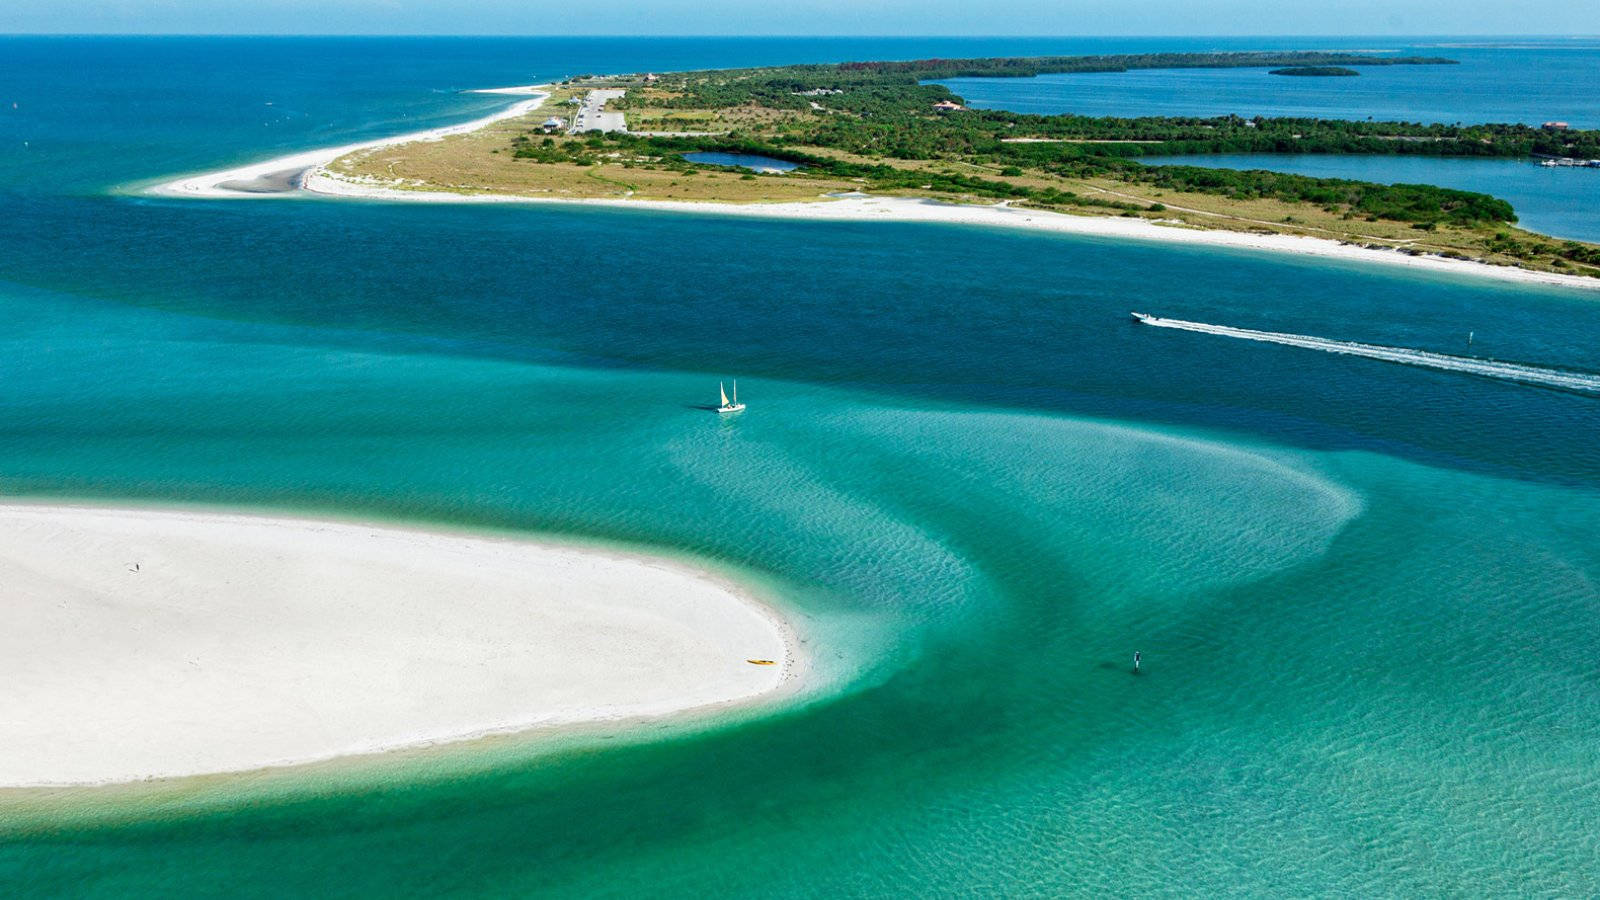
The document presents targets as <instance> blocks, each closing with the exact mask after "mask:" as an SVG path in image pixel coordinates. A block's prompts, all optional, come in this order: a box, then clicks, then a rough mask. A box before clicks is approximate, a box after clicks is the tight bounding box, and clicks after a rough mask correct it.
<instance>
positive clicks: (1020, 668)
mask: <svg viewBox="0 0 1600 900" xmlns="http://www.w3.org/2000/svg"><path fill="white" fill-rule="evenodd" d="M1324 45H1337V46H1346V45H1348V46H1355V47H1365V46H1372V44H1371V43H1370V41H1368V40H1366V39H1355V40H1353V41H1351V42H1349V43H1348V44H1342V43H1339V42H1327V41H1316V42H1312V41H1297V40H1290V39H1284V40H1283V41H1281V42H1280V41H1279V40H1277V39H1274V40H1267V41H1230V42H1214V41H1175V40H1167V39H1161V40H1125V41H1104V40H1081V39H1064V40H1058V41H1050V40H966V41H955V40H926V41H923V40H906V41H885V40H836V41H835V40H789V39H784V40H776V39H774V40H700V39H673V40H637V41H630V40H609V39H608V40H601V39H562V40H556V39H537V40H535V39H530V40H498V39H494V40H467V39H459V40H458V39H448V40H431V39H430V40H424V39H404V40H387V39H386V40H358V39H349V40H346V39H337V40H336V39H320V40H312V39H252V40H245V39H237V40H234V39H16V38H8V39H3V40H0V92H3V93H4V94H5V95H6V96H0V104H3V105H0V204H3V207H4V209H5V212H6V215H4V216H0V315H3V319H0V320H3V321H4V322H5V323H6V328H5V329H4V331H0V385H3V387H0V492H3V493H5V494H9V495H13V496H28V497H67V498H94V499H101V500H111V501H117V502H144V503H155V504H161V503H179V502H181V503H220V504H227V505H230V506H237V507H244V508H264V509H287V510H294V511H308V512H331V513H337V514H341V515H358V516H361V515H364V516H373V517H378V518H392V519H401V520H405V521H410V522H421V523H428V522H442V523H450V524H456V525H467V526H478V527H494V528H507V529H515V530H521V531H527V532H530V533H552V532H553V533H559V534H563V535H570V536H575V537H579V538H584V537H588V538H594V539H603V540H606V541H612V542H622V543H626V544H629V545H633V546H637V547H641V548H645V549H648V550H654V551H659V552H665V553H671V554H677V555H684V556H688V557H690V558H693V559H696V560H699V561H702V562H703V563H705V564H707V565H713V566H729V567H732V568H733V569H734V570H735V571H738V572H743V573H748V577H757V578H761V579H763V580H764V581H766V582H770V585H771V586H772V589H773V590H775V591H776V592H777V594H778V596H779V597H780V598H781V599H782V600H783V601H784V603H785V605H786V607H787V608H788V609H789V610H790V611H791V614H792V615H794V616H795V618H796V619H797V620H799V621H800V622H801V623H802V625H803V626H804V627H805V628H806V630H807V632H808V633H809V634H811V635H812V636H813V640H814V642H815V643H816V645H817V646H816V648H815V652H817V653H818V654H819V658H820V659H821V660H822V665H823V668H824V670H825V671H826V672H827V673H829V675H830V678H831V680H830V681H829V683H828V684H827V685H826V687H825V688H824V689H822V690H820V691H819V693H818V694H817V695H816V696H814V697H813V698H812V699H811V702H809V703H807V704H805V705H802V706H799V707H797V708H791V709H786V710H783V711H782V712H781V713H779V714H774V715H771V716H763V717H757V718H755V719H751V720H744V721H737V722H724V723H716V727H687V726H686V727H680V728H667V729H652V730H649V731H646V732H638V731H634V730H629V729H625V728H623V729H618V730H616V731H613V732H607V733H605V734H603V735H602V736H600V737H599V738H595V739H592V740H591V739H574V740H571V741H567V742H565V743H560V744H551V743H549V742H545V741H540V740H529V741H509V742H492V743H489V744H486V745H476V744H475V745H466V746H461V747H455V748H447V749H443V750H437V751H430V752H427V753H421V754H416V755H412V756H407V757H403V758H399V759H395V760H392V761H386V762H385V761H379V762H373V763H371V764H369V765H367V766H365V767H362V768H358V769H354V770H345V769H341V768H338V767H333V768H331V769H313V770H306V771H299V770H291V771H288V772H283V773H277V774H267V775H253V776H239V777H236V778H222V779H207V780H203V781H200V782H193V783H190V782H179V783H176V784H169V785H148V786H140V787H137V788H131V789H122V790H111V791H71V792H68V791H62V792H53V793H51V792H45V793H42V794H28V795H16V794H15V793H14V792H13V793H10V794H8V793H6V792H0V829H3V831H0V833H3V834H4V835H5V837H4V839H3V840H0V887H3V888H5V893H7V894H8V895H17V896H21V895H39V896H45V895H63V894H76V895H95V896H116V897H127V896H170V895H172V894H174V893H194V892H203V891H206V890H212V891H216V892H225V893H229V894H232V895H246V896H255V895H259V896H273V897H283V896H297V895H326V894H328V893H343V894H349V895H362V896H366V895H383V896H392V895H395V894H417V893H426V894H440V893H459V894H486V895H503V894H507V893H516V894H526V893H541V894H554V895H565V896H596V895H602V896H606V895H638V894H643V893H647V892H648V893H649V894H651V895H666V896H677V895H681V896H704V895H706V894H707V893H711V892H716V893H736V892H737V893H753V892H762V893H765V894H769V895H778V896H815V895H819V894H836V895H848V896H855V895H886V894H887V895H894V894H902V895H917V896H923V895H943V894H974V895H1051V896H1059V895H1088V894H1095V895H1102V894H1105V893H1110V892H1113V891H1115V892H1119V893H1134V894H1177V893H1183V894H1189V893H1199V894H1207V895H1263V896H1267V895H1270V896H1282V895H1285V894H1290V895H1302V894H1333V893H1337V894H1353V895H1362V896H1367V895H1417V894H1428V895H1432V894H1469V895H1478V894H1491V895H1504V894H1524V893H1548V894H1558V895H1578V896H1585V895H1592V894H1594V893H1596V892H1600V866H1597V865H1596V863H1595V860H1596V859H1600V844H1597V842H1596V837H1595V835H1596V834H1600V822H1597V821H1596V813H1595V810H1597V809H1600V774H1597V773H1600V726H1597V725H1596V723H1597V722H1600V652H1597V651H1596V650H1595V647H1596V642H1595V640H1594V638H1595V627H1596V626H1595V623H1596V622H1597V621H1600V618H1597V615H1600V590H1597V588H1596V586H1595V585H1596V584H1597V581H1600V550H1597V548H1600V545H1597V543H1596V542H1595V540H1594V535H1595V534H1596V531H1597V528H1600V444H1597V443H1596V441H1595V440H1594V435H1595V434H1596V433H1597V426H1600V412H1597V411H1600V406H1597V403H1600V400H1596V399H1595V398H1593V397H1590V396H1586V395H1582V394H1577V393H1565V392H1558V391H1551V390H1542V389H1534V388H1528V387H1525V386H1521V385H1517V384H1512V383H1508V382H1504V381H1499V380H1492V379H1487V378H1474V377H1469V376H1463V375H1460V374H1455V373H1450V372H1440V371H1432V370H1426V369H1419V368H1413V367H1406V366H1399V365H1393V364H1388V363H1382V362H1377V361H1373V360H1368V359H1357V358H1350V357H1344V356H1336V355H1331V354H1320V353H1314V352H1308V351H1304V350H1298V349H1294V348H1290V347H1281V346H1271V345H1264V344H1250V343H1245V342H1241V341H1234V340H1228V339H1224V338H1216V337H1212V336H1207V335H1198V334H1189V333H1181V332H1174V331H1166V330H1157V329H1147V328H1141V327H1140V326H1136V325H1133V324H1131V323H1130V322H1129V321H1128V318H1127V313H1128V311H1129V310H1132V309H1138V310H1142V311H1145V312H1151V313H1156V314H1159V315H1165V316H1171V317H1177V318H1184V319H1191V320H1199V321H1206V322H1216V323H1222V324H1229V325H1238V326H1245V327H1251V328H1261V329H1267V330H1273V331H1283V332H1292V333H1299V334H1311V335H1318V336H1323V337H1332V338H1342V339H1350V340H1358V341H1365V342H1370V343H1377V344H1388V345H1396V346H1403V347H1414V348H1420V349H1426V350H1433V351H1437V352H1443V353H1454V354H1472V355H1481V356H1489V357H1495V358H1499V359H1506V360H1516V361H1520V362H1525V363H1530V364H1536V365H1545V366H1552V367H1560V368H1564V369H1576V370H1582V371H1589V372H1600V303H1597V302H1596V295H1595V294H1593V293H1590V292H1579V291H1572V290H1563V289H1557V288H1548V287H1525V286H1516V285H1508V284H1502V283H1497V282H1492V281H1480V280H1475V279H1472V278H1468V277H1463V276H1444V275H1434V274H1422V273H1414V272H1409V271H1405V270H1398V269H1390V268H1386V267H1375V266H1369V265H1357V264H1349V263H1331V262H1324V261H1314V260H1305V259H1287V258H1279V257H1276V256H1271V255H1266V254H1260V253H1248V252H1242V251H1220V250H1209V249H1198V248H1186V247H1171V246H1162V245H1157V244H1145V243H1136V242H1123V241H1113V240H1103V239H1087V238H1073V237H1066V236H1055V235H1038V234H1023V233H1014V232H1008V231H1000V230H989V229H981V228H968V227H957V226H915V225H906V224H898V225H896V224H883V223H859V224H850V223H832V224H829V223H811V222H787V221H759V220H751V219H741V218H731V217H719V216H683V215H667V214H659V213H653V212H641V211H634V210H617V209H589V208H584V209H561V208H552V207H549V206H534V207H517V206H493V207H468V206H459V207H451V206H447V205H436V204H396V203H364V202H351V201H338V200H330V199H308V198H296V199H269V200H252V201H238V202H235V201H187V200H173V199H156V198H152V197H149V196H144V195H141V194H139V193H138V192H137V191H136V190H134V188H135V187H136V186H138V185H141V184H146V183H149V182H151V181H153V180H158V179H159V178H161V177H162V176H168V175H173V174H180V173H184V172H188V171H192V170H196V169H200V168H205V167H210V166H219V165H224V164H229V163H234V162H240V161H247V160H253V159H259V158H264V157H268V156H271V155H272V154H274V153H276V152H281V151H284V150H288V149H301V148H305V147H311V146H318V145H322V144H334V143H343V142H347V141H350V140H354V139H359V138H363V137H371V136H376V135H381V134H385V133H390V132H396V131H407V130H412V129H415V128H420V127H428V126H432V125H437V124H444V123H448V122H452V121H460V120H465V119H469V118H472V117H475V116H478V115H482V114H484V113H485V112H487V111H491V110H493V109H495V108H498V107H500V106H502V105H504V104H505V103H507V102H508V98H504V97H500V98H495V97H492V96H486V95H474V94H464V93H461V91H463V90H466V89H471V88H476V87H492V86H502V85H509V84H518V83H528V82H532V81H537V80H541V79H547V78H552V77H557V76H561V75H565V74H572V73H578V72H587V71H618V70H636V69H672V68H686V67H708V66H724V65H748V64H758V63H780V62H792V61H821V60H829V59H851V58H856V59H861V58H875V57H877V58H881V57H899V58H904V57H920V56H931V55H945V56H957V55H991V54H992V55H1002V54H1019V53H1074V52H1117V51H1119V50H1139V49H1197V48H1205V47H1213V46H1217V47H1222V48H1224V49H1229V48H1248V47H1272V46H1324ZM1474 52H1480V51H1474ZM1481 52H1483V53H1489V52H1490V51H1488V50H1483V51H1481ZM1538 52H1543V51H1538ZM1506 53H1507V54H1508V55H1507V56H1505V57H1504V58H1503V68H1504V69H1506V70H1508V71H1510V70H1516V68H1517V66H1526V65H1527V60H1528V59H1530V58H1532V57H1528V56H1525V55H1519V54H1521V53H1522V51H1516V50H1508V51H1506ZM1519 60H1521V62H1519ZM1346 80H1354V79H1346ZM1286 81H1293V79H1276V80H1275V81H1274V83H1278V82H1286ZM1506 83H1507V84H1509V85H1513V86H1515V85H1517V84H1521V83H1522V82H1519V81H1517V80H1516V79H1509V80H1508V81H1507V82H1506ZM1589 98H1590V95H1589V94H1588V93H1587V92H1586V90H1585V89H1584V87H1583V85H1581V84H1573V85H1570V86H1569V89H1568V91H1567V92H1566V94H1564V95H1562V96H1561V97H1559V98H1557V99H1559V100H1561V101H1562V102H1564V103H1567V104H1568V105H1569V106H1570V107H1574V108H1576V107H1580V106H1581V105H1582V104H1583V103H1584V102H1588V99H1589ZM1525 101H1526V98H1525V97H1523V96H1521V95H1520V94H1517V93H1516V91H1515V90H1513V89H1510V88H1508V89H1507V96H1504V97H1501V98H1500V99H1499V101H1497V102H1500V103H1503V104H1505V105H1507V106H1508V107H1511V106H1516V105H1517V104H1519V103H1522V104H1525ZM1540 102H1541V103H1542V102H1544V101H1540ZM12 103H15V104H16V106H15V108H12V106H11V104H12ZM269 104H270V105H269ZM1419 112H1420V111H1419ZM1573 117H1574V118H1576V116H1575V115H1574V116H1573ZM553 261H556V262H558V263H559V264H560V265H561V266H571V267H573V268H575V269H576V270H579V271H583V272H585V273H587V274H586V277H585V279H584V280H583V283H582V284H581V285H570V284H567V283H565V282H564V281H562V280H561V279H552V278H551V277H550V273H551V271H552V266H553V265H555V263H553ZM1469 332H1471V333H1473V335H1474V337H1473V342H1472V343H1471V345H1470V346H1469V345H1468V343H1467V340H1466V336H1467V335H1468V333H1469ZM729 376H736V377H738V378H739V379H740V382H741V384H740V388H741V397H742V398H743V399H745V400H746V401H747V402H748V403H749V404H750V409H749V411H747V413H746V414H744V415H743V416H741V417H740V418H739V420H738V421H726V420H719V419H717V418H715V417H712V416H708V415H707V414H706V413H705V412H704V411H703V410H701V409H698V408H697V406H698V405H700V404H703V403H704V402H705V401H706V400H707V399H708V398H710V397H712V396H714V394H712V393H711V391H712V386H713V384H714V383H715V382H716V381H717V380H718V379H720V378H724V377H729ZM1133 649H1141V650H1142V651H1143V652H1144V657H1145V660H1146V668H1145V674H1144V675H1142V676H1140V677H1138V678H1135V677H1132V676H1131V675H1130V674H1129V672H1128V671H1127V658H1128V656H1129V655H1130V654H1131V651H1132V650H1133Z"/></svg>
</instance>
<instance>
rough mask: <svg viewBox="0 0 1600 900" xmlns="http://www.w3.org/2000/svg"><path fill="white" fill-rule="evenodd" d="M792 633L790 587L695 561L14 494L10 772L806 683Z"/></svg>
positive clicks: (173, 770)
mask: <svg viewBox="0 0 1600 900" xmlns="http://www.w3.org/2000/svg"><path fill="white" fill-rule="evenodd" d="M796 643H797V641H796V640H795V638H794V636H793V634H792V632H791V631H790V628H789V626H788V625H787V623H785V622H784V621H783V620H782V619H780V618H779V617H778V615H777V614H776V613H775V612H774V611H773V610H772V609H770V608H768V607H767V606H766V605H764V604H762V603H761V602H759V601H757V600H755V599H753V598H751V597H749V596H744V595H741V594H740V593H736V591H735V589H734V588H733V587H731V586H730V585H728V584H726V583H725V582H723V581H722V580H720V579H718V578H716V577H714V576H712V575H710V574H708V573H705V572H700V571H696V570H694V569H691V568H688V567H686V566H684V565H681V564H678V563H676V562H666V561H661V560H655V559H650V558H646V557H640V556H627V555H623V554H620V553H613V552H608V551H603V550H593V549H578V548H574V547H569V546H564V545H554V544H545V543H534V542H529V541H520V540H510V539H500V538H492V537H480V536H468V535H461V534H449V533H437V532H427V531H413V530H406V529H401V528H394V527H387V526H378V525H364V524H355V523H342V522H328V521H314V520H301V519H290V518H278V517H256V516H246V515H233V514H224V513H213V512H188V511H152V510H140V509H100V508H87V507H66V506H34V505H3V506H0V682H3V683H4V684H5V685H6V690H5V691H4V692H3V693H0V746H3V747H4V748H5V752H4V753H0V786H6V787H14V786H39V785H64V784H94V783H111V782H124V781H131V780H138V779H147V778H158V777H170V776H183V775H193V774H200V773H215V772H235V771H245V770H251V769H257V768H262V767H266V766H277V765H286V764H293V763H301V762H310V761H314V760H322V759H329V758H333V757H339V756H345V755H351V754H365V753H373V752H378V751H383V750H387V749H394V748H401V747H410V746H417V745H424V744H430V743H436V742H444V741H456V740H462V739H466V738H471V737H475V736H481V735H486V734H492V733H501V732H510V731H518V730H523V729H528V728H534V727H542V726H555V725H562V724H573V723H582V722H594V721H599V720H614V719H626V718H635V717H658V716H664V715H667V714H670V713H674V712H680V711H684V710H689V709H697V708H708V707H712V706H716V705H727V704H732V703H735V702H742V701H749V700H751V699H752V698H756V697H759V696H761V695H764V694H770V693H772V692H774V691H777V690H778V689H779V688H780V687H784V686H787V687H791V688H792V687H795V686H797V679H798V678H799V674H800V671H801V670H802V669H803V668H804V665H803V660H802V659H800V658H799V657H798V656H797V654H796V650H795V646H796ZM752 659H754V660H772V661H773V664H772V665H760V664H752V663H751V662H749V660H752Z"/></svg>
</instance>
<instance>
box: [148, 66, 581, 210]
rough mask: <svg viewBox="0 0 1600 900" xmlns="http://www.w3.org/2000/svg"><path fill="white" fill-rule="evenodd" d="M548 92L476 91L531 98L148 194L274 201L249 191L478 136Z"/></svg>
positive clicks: (193, 178)
mask: <svg viewBox="0 0 1600 900" xmlns="http://www.w3.org/2000/svg"><path fill="white" fill-rule="evenodd" d="M544 87H545V85H541V84H530V85H523V86H520V87H503V88H484V89H482V90H477V91H472V92H471V93H474V94H514V95H527V96H528V97H529V99H527V100H523V101H522V102H520V103H514V104H512V105H511V106H508V107H506V108H505V109H503V110H501V111H500V112H497V113H494V114H492V115H488V116H484V117H482V118H479V119H473V120H472V121H470V122H462V123H461V124H459V125H448V126H445V127H443V128H430V129H428V130H426V131H414V132H411V133H409V134H401V135H396V136H394V137H387V138H378V139H376V140H371V141H361V142H359V143H355V144H344V145H342V146H339V147H323V148H321V149H319V150H307V151H305V152H303V153H293V154H290V155H288V156H279V157H276V158H274V159H269V160H266V161H264V162H258V163H251V164H250V165H246V166H237V167H235V168H232V169H223V170H221V171H217V172H204V173H201V174H199V175H190V176H187V177H185V178H179V179H177V180H175V181H168V182H165V183H163V184H158V185H156V186H154V187H152V188H150V189H149V192H150V193H152V194H156V195H158V196H168V197H210V198H213V199H221V198H234V199H240V198H246V197H264V196H271V195H272V194H274V193H278V194H281V193H283V191H263V190H261V189H259V188H257V189H251V188H250V187H249V186H250V185H256V184H262V183H265V182H271V181H281V180H283V179H285V178H294V177H296V176H300V175H302V174H303V173H305V172H307V171H308V170H311V169H313V168H316V167H318V166H324V165H327V164H328V163H330V162H333V161H334V160H336V159H338V158H339V157H341V156H344V155H345V154H346V153H354V152H355V151H357V150H366V149H368V148H371V147H387V146H391V145H393V144H409V143H412V142H413V141H437V140H441V139H443V138H446V137H449V136H450V135H452V134H467V133H468V132H472V131H477V130H478V129H480V128H483V127H484V126H486V125H490V124H493V123H495V122H499V121H501V120H502V119H514V118H516V117H517V116H521V115H526V114H527V113H529V112H531V111H533V110H535V109H538V108H539V105H540V104H542V103H544V101H545V99H546V98H548V97H549V96H550V95H549V93H548V92H547V91H545V90H544Z"/></svg>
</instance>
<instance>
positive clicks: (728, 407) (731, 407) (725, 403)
mask: <svg viewBox="0 0 1600 900" xmlns="http://www.w3.org/2000/svg"><path fill="white" fill-rule="evenodd" d="M717 393H719V394H721V395H722V405H721V406H719V407H717V412H719V413H736V412H743V411H744V404H743V403H740V402H739V380H738V379H737V378H736V379H734V381H733V399H732V400H731V401H730V400H729V399H728V392H727V390H725V389H724V388H723V387H722V382H720V381H719V382H717Z"/></svg>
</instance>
